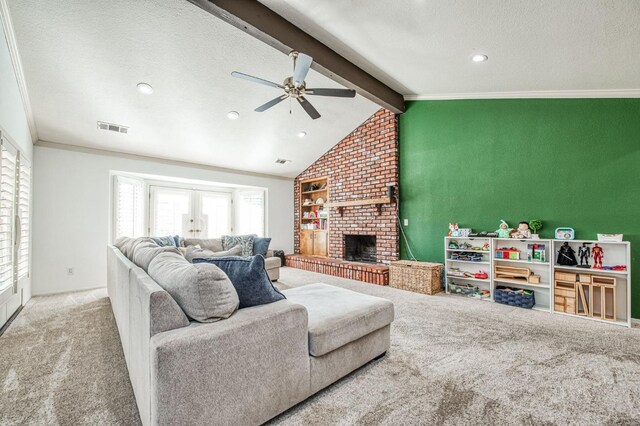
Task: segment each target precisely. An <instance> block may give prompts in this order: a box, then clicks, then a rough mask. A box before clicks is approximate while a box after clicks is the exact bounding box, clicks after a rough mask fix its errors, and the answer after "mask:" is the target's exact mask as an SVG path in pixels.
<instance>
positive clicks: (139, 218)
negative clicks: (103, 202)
mask: <svg viewBox="0 0 640 426" xmlns="http://www.w3.org/2000/svg"><path fill="white" fill-rule="evenodd" d="M115 187H116V188H115V201H116V203H115V216H116V220H115V235H114V237H115V239H118V238H120V237H134V238H135V237H142V236H144V234H145V232H144V193H145V191H144V183H143V182H142V181H139V180H136V179H129V178H126V177H122V176H116V185H115Z"/></svg>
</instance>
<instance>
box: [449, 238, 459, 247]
mask: <svg viewBox="0 0 640 426" xmlns="http://www.w3.org/2000/svg"><path fill="white" fill-rule="evenodd" d="M449 248H450V249H457V248H458V242H457V241H455V240H451V241H449Z"/></svg>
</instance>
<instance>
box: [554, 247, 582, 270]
mask: <svg viewBox="0 0 640 426" xmlns="http://www.w3.org/2000/svg"><path fill="white" fill-rule="evenodd" d="M577 264H578V261H577V260H576V252H575V250H574V249H573V248H571V246H570V245H569V243H567V242H565V243H564V244H562V245H561V246H560V250H558V265H562V266H576V265H577Z"/></svg>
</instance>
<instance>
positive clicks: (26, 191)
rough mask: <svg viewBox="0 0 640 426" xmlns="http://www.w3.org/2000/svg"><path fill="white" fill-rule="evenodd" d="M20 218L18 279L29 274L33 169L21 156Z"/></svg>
mask: <svg viewBox="0 0 640 426" xmlns="http://www.w3.org/2000/svg"><path fill="white" fill-rule="evenodd" d="M18 182H19V183H18V185H19V191H18V218H19V221H20V228H19V229H18V232H19V233H20V239H19V241H20V244H19V245H18V247H17V253H16V254H17V256H18V259H17V264H18V279H21V278H23V277H26V276H27V275H28V274H29V246H30V241H31V240H30V238H31V229H30V226H29V210H30V201H31V167H30V166H29V165H28V164H27V162H26V161H25V160H23V159H22V156H20V161H19V162H18Z"/></svg>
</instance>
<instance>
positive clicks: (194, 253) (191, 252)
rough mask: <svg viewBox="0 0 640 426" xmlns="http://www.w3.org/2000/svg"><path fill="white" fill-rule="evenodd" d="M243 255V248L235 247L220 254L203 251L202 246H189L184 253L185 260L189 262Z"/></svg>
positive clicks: (219, 252)
mask: <svg viewBox="0 0 640 426" xmlns="http://www.w3.org/2000/svg"><path fill="white" fill-rule="evenodd" d="M241 254H242V247H240V246H235V247H234V248H232V249H231V250H226V251H218V252H214V251H211V250H206V249H202V248H200V246H189V247H187V249H186V251H185V253H184V258H185V259H187V260H188V261H189V262H193V259H196V258H207V257H224V256H240V255H241Z"/></svg>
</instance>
